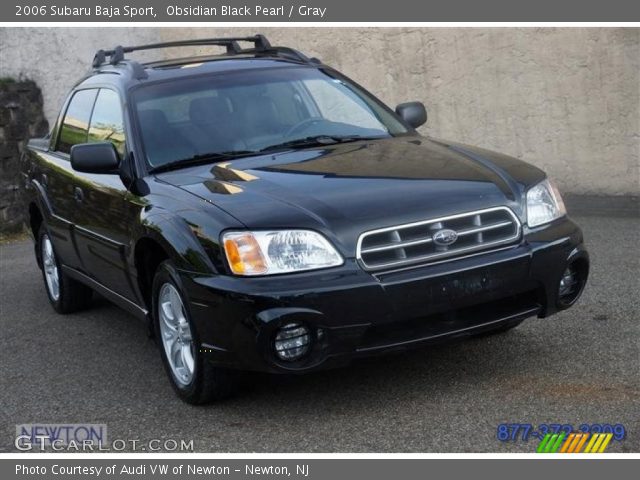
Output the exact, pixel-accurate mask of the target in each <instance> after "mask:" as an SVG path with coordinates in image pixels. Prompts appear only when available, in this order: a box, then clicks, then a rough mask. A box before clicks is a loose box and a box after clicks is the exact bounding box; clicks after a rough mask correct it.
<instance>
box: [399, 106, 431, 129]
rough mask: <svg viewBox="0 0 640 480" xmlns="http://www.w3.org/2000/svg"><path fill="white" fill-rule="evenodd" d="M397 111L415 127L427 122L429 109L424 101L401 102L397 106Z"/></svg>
mask: <svg viewBox="0 0 640 480" xmlns="http://www.w3.org/2000/svg"><path fill="white" fill-rule="evenodd" d="M396 113H397V114H398V115H400V118H402V119H403V120H404V121H405V122H407V123H408V124H409V125H411V126H412V127H413V128H418V127H419V126H420V125H424V124H425V123H427V109H426V108H424V105H423V104H422V102H407V103H401V104H400V105H398V106H397V107H396Z"/></svg>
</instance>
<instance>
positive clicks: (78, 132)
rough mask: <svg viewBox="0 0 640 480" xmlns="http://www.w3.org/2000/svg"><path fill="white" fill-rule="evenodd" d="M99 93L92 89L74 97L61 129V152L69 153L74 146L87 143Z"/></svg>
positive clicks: (59, 142) (59, 143) (77, 93)
mask: <svg viewBox="0 0 640 480" xmlns="http://www.w3.org/2000/svg"><path fill="white" fill-rule="evenodd" d="M97 93H98V91H97V89H91V90H79V91H77V92H76V93H75V94H74V95H73V98H72V99H71V102H69V107H68V108H67V112H66V113H65V115H64V120H63V121H62V127H61V129H60V137H59V138H58V148H57V150H58V151H59V152H64V153H69V152H70V151H71V147H72V146H73V145H76V144H77V143H86V142H87V137H88V134H89V119H90V118H91V110H92V109H93V103H94V102H95V99H96V94H97Z"/></svg>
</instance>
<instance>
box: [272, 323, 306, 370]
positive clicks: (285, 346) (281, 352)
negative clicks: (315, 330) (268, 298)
mask: <svg viewBox="0 0 640 480" xmlns="http://www.w3.org/2000/svg"><path fill="white" fill-rule="evenodd" d="M274 347H275V350H276V355H277V356H278V358H280V359H281V360H288V361H292V360H298V359H300V358H302V357H304V356H305V355H306V354H307V353H308V352H309V349H310V348H311V332H309V329H308V328H307V327H305V326H304V325H302V324H300V323H288V324H287V325H285V326H284V327H282V328H280V330H278V333H277V334H276V339H275V342H274Z"/></svg>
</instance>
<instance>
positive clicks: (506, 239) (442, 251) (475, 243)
mask: <svg viewBox="0 0 640 480" xmlns="http://www.w3.org/2000/svg"><path fill="white" fill-rule="evenodd" d="M442 231H446V232H447V233H448V234H449V235H448V237H449V238H448V241H447V242H443V241H441V240H442V239H441V238H438V239H437V240H436V239H434V236H435V235H436V234H437V233H438V232H442ZM451 231H453V232H454V233H453V234H452V233H451ZM520 234H521V225H520V221H519V220H518V218H517V217H516V215H515V214H514V213H513V212H512V211H511V209H509V208H507V207H495V208H489V209H484V210H478V211H474V212H468V213H461V214H457V215H451V216H448V217H442V218H434V219H432V220H425V221H421V222H414V223H409V224H404V225H397V226H393V227H386V228H380V229H377V230H371V231H369V232H364V233H363V234H361V235H360V238H359V239H358V245H357V249H356V257H357V259H358V261H359V262H360V263H361V264H362V266H363V267H364V268H365V269H367V270H379V269H384V268H388V267H397V266H402V265H409V264H415V263H421V262H423V263H428V262H429V261H430V260H436V259H438V260H439V259H442V258H447V257H456V256H460V255H462V254H466V253H470V252H474V251H481V250H485V249H490V248H491V247H498V246H501V245H505V244H508V243H515V242H516V241H517V240H519V238H520Z"/></svg>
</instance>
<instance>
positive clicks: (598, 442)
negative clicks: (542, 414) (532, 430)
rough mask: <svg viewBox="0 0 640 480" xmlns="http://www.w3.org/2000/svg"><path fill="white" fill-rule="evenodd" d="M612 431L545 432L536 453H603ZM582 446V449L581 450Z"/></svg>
mask: <svg viewBox="0 0 640 480" xmlns="http://www.w3.org/2000/svg"><path fill="white" fill-rule="evenodd" d="M612 437H613V433H570V434H569V435H568V436H567V434H566V433H564V432H563V433H547V434H546V435H545V436H544V437H543V438H542V440H541V441H540V445H538V449H537V450H536V452H537V453H603V452H604V451H605V449H606V448H607V445H609V442H610V441H611V438H612ZM583 448H584V450H583Z"/></svg>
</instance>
